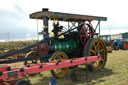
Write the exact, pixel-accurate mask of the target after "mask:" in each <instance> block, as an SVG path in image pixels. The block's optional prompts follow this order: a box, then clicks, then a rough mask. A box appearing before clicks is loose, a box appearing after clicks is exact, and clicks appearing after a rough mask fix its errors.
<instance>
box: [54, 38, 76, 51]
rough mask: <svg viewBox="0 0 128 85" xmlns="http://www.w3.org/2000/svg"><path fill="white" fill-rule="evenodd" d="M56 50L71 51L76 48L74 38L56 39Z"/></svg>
mask: <svg viewBox="0 0 128 85" xmlns="http://www.w3.org/2000/svg"><path fill="white" fill-rule="evenodd" d="M54 44H55V47H54V49H55V51H64V52H66V53H70V52H72V51H73V49H75V48H76V43H75V41H74V40H69V41H54Z"/></svg>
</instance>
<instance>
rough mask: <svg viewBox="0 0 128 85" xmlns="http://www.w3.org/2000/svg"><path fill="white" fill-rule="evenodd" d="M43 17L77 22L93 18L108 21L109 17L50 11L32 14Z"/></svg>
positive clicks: (31, 16)
mask: <svg viewBox="0 0 128 85" xmlns="http://www.w3.org/2000/svg"><path fill="white" fill-rule="evenodd" d="M43 17H48V18H49V19H51V20H54V19H57V20H59V21H75V22H79V21H92V20H98V21H107V17H100V16H90V15H79V14H71V13H60V12H50V11H39V12H35V13H32V14H30V18H31V19H43Z"/></svg>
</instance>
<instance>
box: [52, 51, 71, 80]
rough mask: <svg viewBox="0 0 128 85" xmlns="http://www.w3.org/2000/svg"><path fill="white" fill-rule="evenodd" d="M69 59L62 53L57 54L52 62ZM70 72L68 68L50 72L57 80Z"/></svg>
mask: <svg viewBox="0 0 128 85" xmlns="http://www.w3.org/2000/svg"><path fill="white" fill-rule="evenodd" d="M67 59H68V56H67V55H66V54H65V53H64V52H61V51H57V52H55V53H54V54H53V55H52V57H51V61H63V60H67ZM68 70H69V68H68V67H66V68H60V69H55V70H51V71H50V72H51V74H52V75H53V77H55V78H63V77H64V76H65V75H66V74H67V73H68Z"/></svg>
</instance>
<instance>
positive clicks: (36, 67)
mask: <svg viewBox="0 0 128 85" xmlns="http://www.w3.org/2000/svg"><path fill="white" fill-rule="evenodd" d="M99 60H101V57H98V56H88V57H81V58H75V59H69V60H64V61H61V62H48V63H41V64H31V65H30V66H23V67H19V68H14V69H9V68H10V66H3V67H0V85H9V84H4V83H3V82H2V81H4V80H11V79H16V78H21V77H22V78H23V77H25V76H26V75H29V74H34V73H39V72H43V71H49V70H53V69H59V68H65V67H71V66H75V65H80V64H86V63H91V62H96V61H99ZM8 70H10V71H8Z"/></svg>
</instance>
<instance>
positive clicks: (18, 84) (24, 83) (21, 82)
mask: <svg viewBox="0 0 128 85" xmlns="http://www.w3.org/2000/svg"><path fill="white" fill-rule="evenodd" d="M15 85H31V84H30V82H29V81H27V80H23V79H21V80H17V81H16V83H15Z"/></svg>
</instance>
